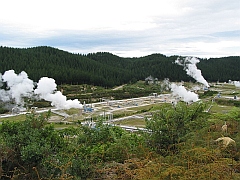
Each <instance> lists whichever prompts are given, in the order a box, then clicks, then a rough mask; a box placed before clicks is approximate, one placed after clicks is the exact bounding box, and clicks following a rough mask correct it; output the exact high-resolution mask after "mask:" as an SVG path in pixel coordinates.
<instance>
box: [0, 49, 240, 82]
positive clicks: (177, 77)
mask: <svg viewBox="0 0 240 180" xmlns="http://www.w3.org/2000/svg"><path fill="white" fill-rule="evenodd" d="M176 59H177V56H170V57H167V56H165V55H162V54H152V55H149V56H144V57H140V58H122V57H119V56H116V55H113V54H111V53H107V52H98V53H90V54H88V55H82V54H73V53H69V52H66V51H62V50H59V49H56V48H52V47H47V46H41V47H33V48H23V49H20V48H10V47H2V46H1V47H0V72H1V73H4V72H5V71H6V70H10V69H14V70H15V72H16V73H20V72H21V71H25V72H27V74H28V75H29V78H30V79H32V80H34V81H38V80H39V79H40V78H41V77H43V76H47V77H52V78H54V79H55V80H56V82H57V84H83V83H85V84H92V85H99V86H103V87H112V86H116V85H121V84H124V83H129V82H136V81H137V80H144V79H145V78H146V77H148V76H149V75H152V76H153V77H155V78H158V79H159V80H162V79H164V78H169V79H170V80H171V81H181V80H183V81H190V80H191V81H194V80H193V79H192V78H191V77H189V76H187V75H186V72H185V71H184V70H183V67H181V66H179V65H177V64H175V63H174V61H175V60H176ZM238 67H240V57H222V58H211V59H208V60H203V59H202V60H201V61H200V63H199V64H198V68H199V69H201V70H202V74H203V76H204V77H205V78H206V80H207V81H209V82H211V81H228V80H229V79H231V80H239V79H240V72H239V70H238Z"/></svg>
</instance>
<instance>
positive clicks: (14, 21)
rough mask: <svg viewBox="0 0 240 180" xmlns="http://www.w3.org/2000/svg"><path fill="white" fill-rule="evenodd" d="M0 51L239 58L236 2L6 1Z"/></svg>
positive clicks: (0, 12)
mask: <svg viewBox="0 0 240 180" xmlns="http://www.w3.org/2000/svg"><path fill="white" fill-rule="evenodd" d="M0 45H1V46H8V47H20V48H21V47H34V46H52V47H56V48H59V49H62V50H65V51H69V52H73V53H82V54H87V53H90V52H99V51H101V52H111V53H113V54H116V55H119V56H121V57H139V56H145V55H149V54H152V53H162V54H165V55H168V56H170V55H186V56H197V57H206V58H209V57H222V56H235V55H236V56H239V55H240V0H165V1H164V0H6V1H1V6H0Z"/></svg>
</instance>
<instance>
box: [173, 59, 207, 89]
mask: <svg viewBox="0 0 240 180" xmlns="http://www.w3.org/2000/svg"><path fill="white" fill-rule="evenodd" d="M199 62H200V61H199V59H197V58H195V57H186V58H185V59H180V58H177V60H176V61H175V63H177V64H178V65H180V66H183V67H184V70H185V71H186V72H187V75H189V76H191V77H193V78H194V79H195V80H196V81H197V82H199V83H202V84H203V85H205V86H206V87H209V84H208V82H207V81H206V80H205V79H204V77H203V76H202V72H201V70H199V69H197V66H196V64H197V63H199Z"/></svg>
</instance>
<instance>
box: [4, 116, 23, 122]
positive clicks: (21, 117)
mask: <svg viewBox="0 0 240 180" xmlns="http://www.w3.org/2000/svg"><path fill="white" fill-rule="evenodd" d="M24 120H26V115H18V116H11V117H3V118H0V122H3V121H24Z"/></svg>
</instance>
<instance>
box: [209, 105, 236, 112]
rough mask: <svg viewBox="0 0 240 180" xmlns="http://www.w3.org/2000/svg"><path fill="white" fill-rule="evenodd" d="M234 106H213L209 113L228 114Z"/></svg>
mask: <svg viewBox="0 0 240 180" xmlns="http://www.w3.org/2000/svg"><path fill="white" fill-rule="evenodd" d="M233 107H234V106H223V105H218V104H214V105H213V106H212V108H211V109H210V113H227V112H229V111H230V110H231V109H232V108H233Z"/></svg>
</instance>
